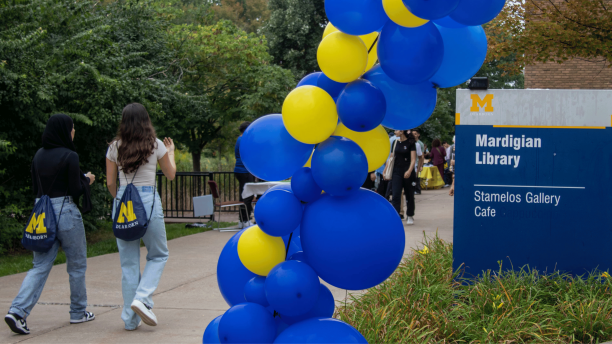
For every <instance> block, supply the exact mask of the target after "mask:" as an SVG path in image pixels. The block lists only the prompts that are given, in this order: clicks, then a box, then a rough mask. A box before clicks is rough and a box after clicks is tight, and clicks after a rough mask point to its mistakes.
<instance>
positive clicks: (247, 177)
mask: <svg viewBox="0 0 612 344" xmlns="http://www.w3.org/2000/svg"><path fill="white" fill-rule="evenodd" d="M234 175H235V176H236V179H238V184H239V186H238V195H239V197H240V198H239V199H240V200H241V201H243V202H244V204H245V205H246V208H247V210H246V212H245V210H244V208H243V207H240V222H246V221H249V219H250V218H251V213H252V212H253V205H252V204H251V202H253V196H251V197H248V198H244V199H243V198H242V191H243V190H244V184H246V183H254V182H255V177H254V176H253V175H252V174H250V173H234Z"/></svg>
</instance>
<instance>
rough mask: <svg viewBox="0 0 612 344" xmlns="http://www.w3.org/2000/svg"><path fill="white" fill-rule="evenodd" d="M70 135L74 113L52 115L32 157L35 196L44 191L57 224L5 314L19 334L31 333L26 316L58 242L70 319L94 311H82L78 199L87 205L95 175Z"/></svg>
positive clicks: (83, 247) (83, 263)
mask: <svg viewBox="0 0 612 344" xmlns="http://www.w3.org/2000/svg"><path fill="white" fill-rule="evenodd" d="M74 134H75V130H74V124H73V122H72V118H70V117H68V116H66V115H64V114H57V115H53V116H51V118H49V121H47V126H46V127H45V131H44V133H43V135H42V144H43V148H41V149H39V150H38V152H36V155H35V156H34V159H33V160H32V168H31V170H32V186H33V189H34V194H35V195H36V201H38V199H39V198H40V197H42V195H48V196H49V198H51V204H52V205H53V210H54V212H55V218H56V219H58V220H59V223H58V225H57V240H56V241H55V243H54V244H53V247H52V248H51V249H50V250H49V251H48V252H45V253H41V252H34V261H33V264H34V267H33V268H32V269H31V270H30V271H28V274H27V275H26V277H25V279H24V280H23V283H22V284H21V289H19V293H18V294H17V297H15V300H13V304H12V305H11V308H10V310H9V313H8V314H7V315H6V316H5V317H4V320H5V321H6V323H7V325H8V326H9V327H10V328H11V330H12V331H13V332H15V333H18V334H29V333H30V330H29V329H28V326H27V323H26V318H27V316H28V315H29V314H30V312H31V311H32V308H34V305H35V304H36V302H38V298H39V297H40V294H41V293H42V290H43V287H44V286H45V282H46V281H47V277H48V276H49V272H50V271H51V268H52V267H53V262H54V261H55V258H56V257H57V252H58V250H59V247H60V245H61V246H62V249H63V250H64V253H65V254H66V262H67V264H66V265H67V270H68V275H69V282H70V323H71V324H78V323H83V322H87V321H91V320H94V319H95V316H94V314H93V313H90V312H87V311H86V310H85V308H86V306H87V293H86V290H85V270H86V269H87V243H86V241H85V227H84V226H83V218H82V217H81V212H80V211H79V209H78V207H77V205H76V204H78V200H79V198H80V197H81V196H83V195H84V196H85V197H84V198H83V207H82V210H83V212H88V211H89V210H91V201H90V200H89V185H91V184H92V183H93V182H94V180H95V178H96V177H95V176H94V175H93V174H91V173H87V174H86V175H85V174H83V173H82V172H81V169H80V168H79V156H78V154H77V153H76V149H75V147H74V143H73V141H72V140H73V139H74ZM62 206H63V207H62ZM60 212H61V217H60Z"/></svg>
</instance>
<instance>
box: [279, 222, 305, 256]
mask: <svg viewBox="0 0 612 344" xmlns="http://www.w3.org/2000/svg"><path fill="white" fill-rule="evenodd" d="M289 237H291V242H289ZM300 237H301V231H300V227H298V228H297V229H296V230H294V231H293V235H290V234H287V235H284V236H283V241H284V242H285V247H287V244H289V250H288V251H287V257H291V256H292V255H293V254H295V253H296V252H300V251H302V250H303V249H302V240H301V239H300Z"/></svg>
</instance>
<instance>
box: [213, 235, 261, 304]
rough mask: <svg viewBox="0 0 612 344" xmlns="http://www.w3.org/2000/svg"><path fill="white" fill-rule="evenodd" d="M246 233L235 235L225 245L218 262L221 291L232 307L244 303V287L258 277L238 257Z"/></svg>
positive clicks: (218, 281)
mask: <svg viewBox="0 0 612 344" xmlns="http://www.w3.org/2000/svg"><path fill="white" fill-rule="evenodd" d="M242 233H244V230H241V231H240V232H238V233H236V234H234V236H233V237H232V238H231V239H230V240H229V241H228V242H227V244H225V247H224V248H223V250H222V251H221V255H220V256H219V261H218V262H217V283H218V284H219V291H221V295H223V298H224V299H225V302H227V304H228V305H230V306H235V305H237V304H239V303H243V302H244V301H245V299H244V285H245V284H246V283H247V282H248V281H249V280H251V278H253V277H255V276H257V275H255V274H254V273H252V272H251V271H249V270H247V268H245V267H244V265H243V264H242V262H241V261H240V257H238V240H240V236H241V235H242Z"/></svg>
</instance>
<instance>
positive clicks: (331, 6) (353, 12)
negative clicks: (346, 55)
mask: <svg viewBox="0 0 612 344" xmlns="http://www.w3.org/2000/svg"><path fill="white" fill-rule="evenodd" d="M325 14H326V15H327V18H328V19H329V21H330V22H331V23H332V24H333V25H334V26H335V27H336V28H337V29H338V30H340V31H342V32H344V33H348V34H349V35H353V36H361V35H367V34H368V33H372V32H374V31H376V30H378V29H379V28H380V27H381V26H383V25H385V22H387V21H388V20H389V17H388V16H387V13H385V9H384V8H383V5H382V1H378V0H376V1H373V0H325Z"/></svg>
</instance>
